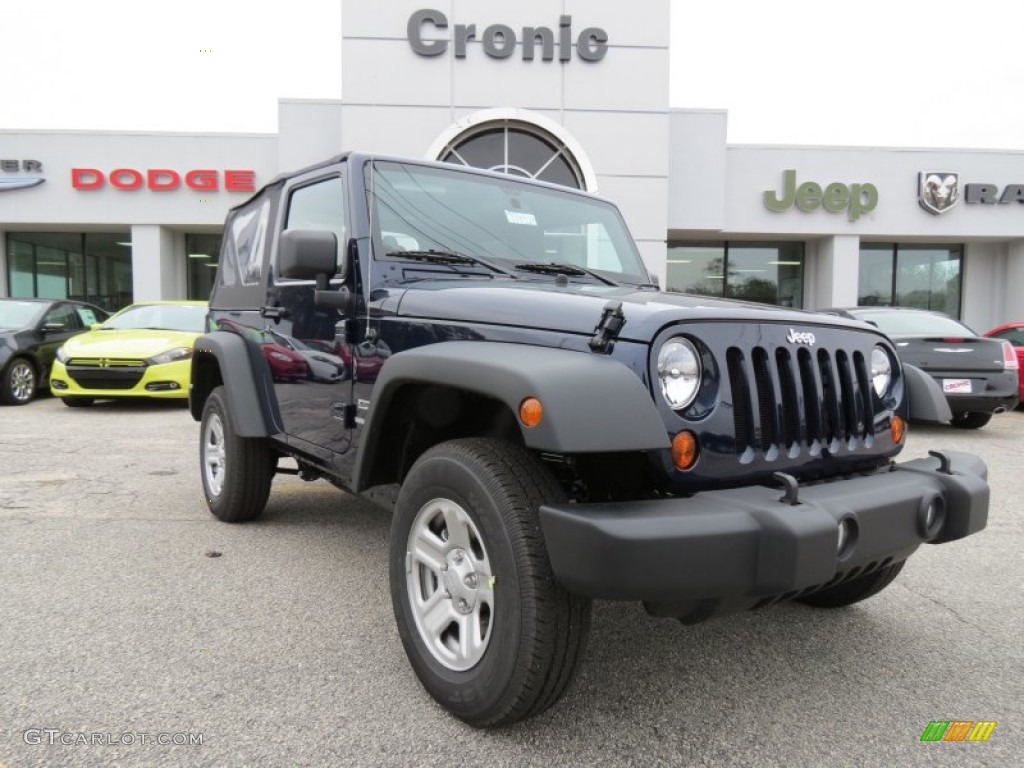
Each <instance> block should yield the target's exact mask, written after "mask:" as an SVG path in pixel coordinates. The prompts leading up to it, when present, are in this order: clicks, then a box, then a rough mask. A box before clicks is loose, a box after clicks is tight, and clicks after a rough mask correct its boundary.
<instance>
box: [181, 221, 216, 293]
mask: <svg viewBox="0 0 1024 768" xmlns="http://www.w3.org/2000/svg"><path fill="white" fill-rule="evenodd" d="M220 239H221V238H220V235H204V234H186V235H185V254H186V256H187V258H188V298H189V300H190V301H206V300H207V299H209V298H210V291H212V290H213V280H214V277H216V275H217V264H218V262H219V261H220Z"/></svg>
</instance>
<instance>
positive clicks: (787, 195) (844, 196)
mask: <svg viewBox="0 0 1024 768" xmlns="http://www.w3.org/2000/svg"><path fill="white" fill-rule="evenodd" d="M782 178H783V183H782V186H783V189H782V193H781V194H776V193H775V192H774V191H773V190H770V189H766V190H765V192H764V207H765V208H767V209H768V210H769V211H775V212H777V213H781V212H782V211H786V210H789V209H790V208H792V207H793V205H794V204H796V207H797V208H799V209H800V210H801V211H806V212H810V211H814V210H817V209H818V208H824V209H825V210H826V211H829V212H830V213H841V212H842V211H846V212H847V216H848V217H849V219H850V221H856V220H857V219H859V218H860V216H861V214H862V213H869V212H871V211H873V210H875V206H876V205H877V204H878V189H877V188H876V187H875V185H874V184H851V185H849V186H847V185H846V184H842V183H840V182H832V183H831V184H829V185H827V186H826V187H825V188H824V190H822V188H821V185H820V184H818V183H817V182H814V181H805V182H804V183H803V184H801V185H800V186H799V187H798V186H797V185H796V171H795V170H792V169H790V170H787V171H785V172H784V173H783V174H782Z"/></svg>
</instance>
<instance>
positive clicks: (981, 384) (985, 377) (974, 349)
mask: <svg viewBox="0 0 1024 768" xmlns="http://www.w3.org/2000/svg"><path fill="white" fill-rule="evenodd" d="M819 311H821V312H826V313H829V314H835V315H840V316H842V317H848V318H851V319H854V320H862V321H864V322H866V323H870V324H871V325H874V326H875V327H876V328H878V329H880V330H881V331H883V332H884V333H885V335H886V336H888V337H889V338H890V339H892V341H893V343H894V344H895V345H896V353H897V354H898V355H899V356H900V361H901V362H903V363H906V364H909V365H914V366H917V367H918V368H920V369H921V370H922V371H924V372H925V373H927V374H928V375H930V376H931V377H932V378H933V379H935V381H936V383H938V385H939V386H940V387H941V388H942V391H943V393H945V395H946V401H947V402H948V403H949V409H950V411H952V413H953V420H952V422H951V423H952V425H953V426H954V427H960V428H961V429H979V428H981V427H983V426H985V425H986V424H988V422H989V421H990V420H991V418H992V416H993V415H994V414H997V413H1002V412H1003V411H1006V410H1009V409H1011V408H1014V407H1016V405H1017V403H1018V402H1019V400H1020V396H1021V395H1020V363H1019V359H1018V355H1020V354H1022V352H1024V351H1022V350H1018V351H1016V352H1015V351H1014V348H1013V346H1012V344H1011V342H1010V341H1009V340H1004V339H1001V338H986V337H985V336H980V335H978V334H977V333H975V332H974V331H972V330H971V329H970V328H968V327H967V326H966V325H964V324H963V323H961V322H958V321H957V320H953V319H952V318H950V317H948V316H946V315H943V314H941V313H939V312H928V311H925V310H921V309H910V308H907V307H846V308H835V309H825V310H819ZM1005 327H1006V326H1001V327H1000V328H1005ZM997 331H1000V329H999V328H996V329H993V330H992V331H989V333H990V334H992V333H996V332H997Z"/></svg>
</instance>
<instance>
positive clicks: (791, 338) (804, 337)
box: [786, 328, 814, 347]
mask: <svg viewBox="0 0 1024 768" xmlns="http://www.w3.org/2000/svg"><path fill="white" fill-rule="evenodd" d="M786 341H788V342H789V343H790V344H806V345H807V346H809V347H813V346H814V334H813V333H803V332H801V331H797V330H794V329H793V328H790V329H789V335H788V336H786Z"/></svg>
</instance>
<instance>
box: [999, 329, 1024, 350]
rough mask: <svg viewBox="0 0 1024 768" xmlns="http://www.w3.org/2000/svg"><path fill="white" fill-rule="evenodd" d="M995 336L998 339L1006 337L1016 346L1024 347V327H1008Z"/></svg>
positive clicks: (1005, 338)
mask: <svg viewBox="0 0 1024 768" xmlns="http://www.w3.org/2000/svg"><path fill="white" fill-rule="evenodd" d="M993 336H994V337H995V338H997V339H1004V340H1006V341H1008V342H1010V343H1011V344H1013V346H1015V347H1024V328H1007V329H1006V330H1005V331H1000V332H999V333H995V334H993Z"/></svg>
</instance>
